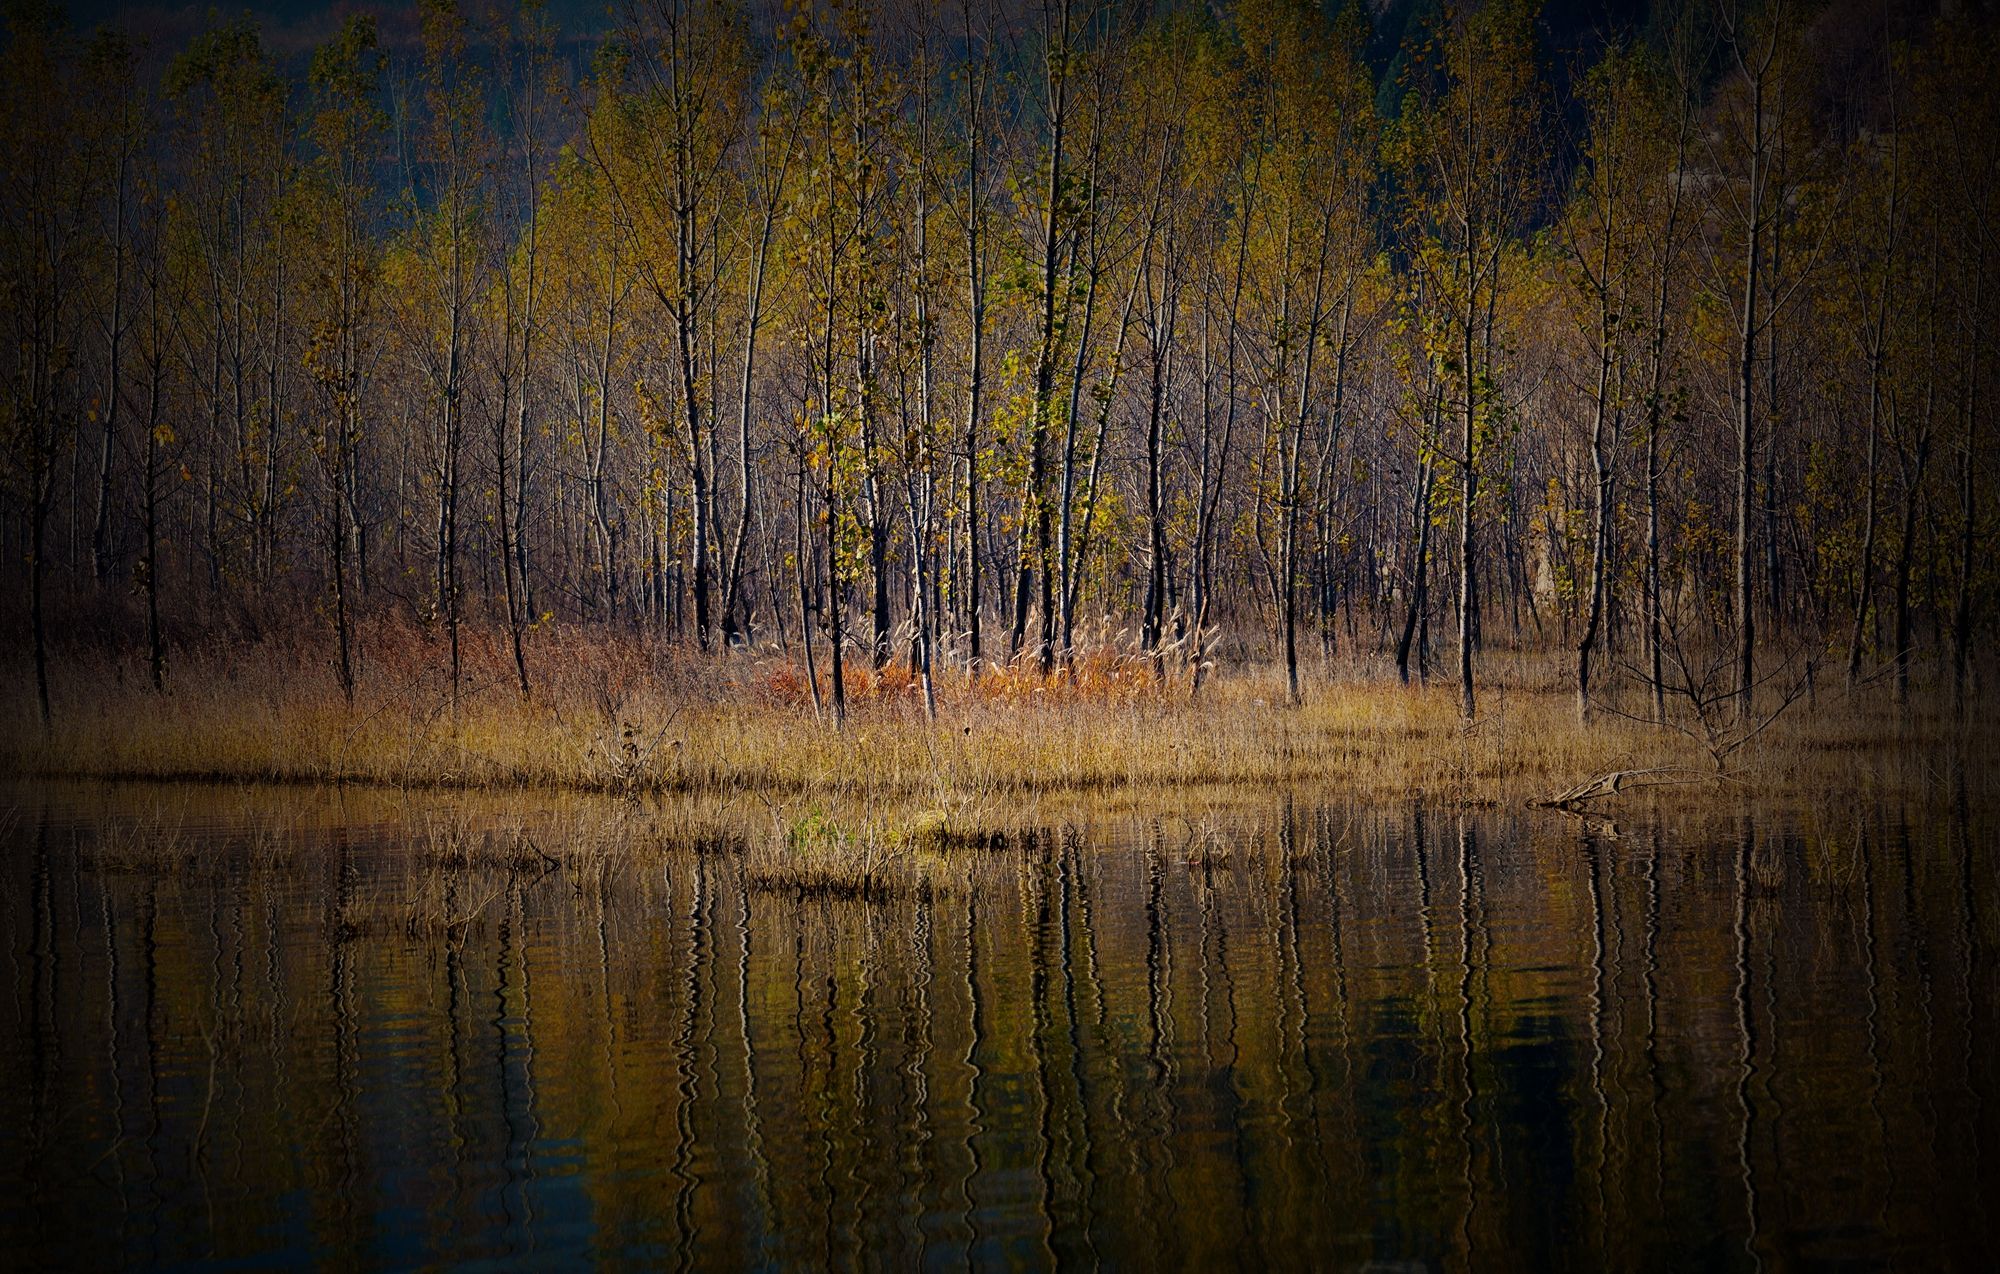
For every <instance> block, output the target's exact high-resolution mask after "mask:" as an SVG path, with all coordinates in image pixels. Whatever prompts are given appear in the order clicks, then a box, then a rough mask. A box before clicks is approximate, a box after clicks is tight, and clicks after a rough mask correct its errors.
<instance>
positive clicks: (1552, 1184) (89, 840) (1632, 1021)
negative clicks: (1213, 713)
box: [0, 788, 2000, 1270]
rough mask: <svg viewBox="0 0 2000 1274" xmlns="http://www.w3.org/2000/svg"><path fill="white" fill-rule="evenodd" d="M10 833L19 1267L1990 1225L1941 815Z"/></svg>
mask: <svg viewBox="0 0 2000 1274" xmlns="http://www.w3.org/2000/svg"><path fill="white" fill-rule="evenodd" d="M7 803H8V805H9V806H10V807H11V808H10V812H9V813H8V814H7V816H6V819H5V822H4V825H0V840H4V843H5V852H4V858H3V859H0V864H3V866H0V870H4V872H5V890H4V896H0V926H3V927H4V938H5V946H6V957H5V958H6V979H7V981H8V984H9V987H10V994H9V996H8V997H7V998H6V1000H5V1002H4V1006H0V1240H4V1243H5V1247H6V1249H7V1250H8V1251H9V1252H10V1262H19V1263H22V1264H27V1265H59V1266H106V1265H173V1266H187V1265H224V1264H230V1265H253V1266H260V1267H262V1266H271V1265H308V1264H310V1265H325V1266H330V1267H335V1268H353V1267H361V1268H381V1267H410V1266H420V1265H433V1264H443V1263H451V1264H463V1265H469V1266H473V1267H478V1266H481V1265H484V1266H487V1267H492V1268H503V1267H504V1268H508V1269H514V1268H529V1267H537V1266H539V1267H560V1266H568V1265H573V1264H576V1263H579V1262H581V1261H585V1260H589V1261H596V1262H602V1263H605V1264H610V1265H617V1266H627V1265H639V1266H671V1267H675V1268H680V1267H722V1268H736V1267H746V1266H747V1267H771V1266H788V1267H789V1266H826V1265H837V1266H856V1265H862V1266H891V1267H901V1268H908V1267H914V1266H917V1265H922V1266H924V1267H939V1268H956V1267H959V1266H965V1265H970V1266H979V1267H996V1266H1010V1267H1012V1266H1026V1267H1044V1266H1052V1265H1066V1266H1088V1265H1110V1266H1123V1267H1134V1268H1153V1267H1165V1266H1187V1267H1197V1268H1213V1267H1217V1266H1232V1265H1242V1266H1276V1267H1298V1266H1314V1267H1322V1268H1325V1267H1332V1268H1364V1267H1365V1268H1374V1269H1464V1268H1478V1269H1516V1268H1518V1269H1524V1270H1543V1269H1550V1268H1561V1267H1571V1268H1579V1267H1580V1268H1592V1269H1603V1268H1618V1269H1681V1268H1688V1267H1692V1266H1698V1267H1702V1268H1713V1269H1786V1268H1794V1267H1806V1266H1832V1265H1841V1266H1857V1267H1882V1266H1893V1267H1921V1268H1941V1267H1955V1268H1960V1269H1972V1268H1985V1265H1984V1262H1985V1260H1986V1259H1987V1258H1988V1256H1989V1254H1990V1251H1991V1248H1992V1244H1993V1243H1994V1240H1995V1237H1996V1234H1995V1223H1994V1222H1993V1221H1992V1220H1991V1219H1990V1218H1989V1214H1988V1212H1987V1209H1988V1207H1989V1206H1992V1205H1994V1204H1995V1201H1996V1200H2000V1163H1997V1162H1996V1160H2000V1135H1997V1134H2000V1078H1997V1077H2000V1066H1995V1065H1994V1062H1993V1055H1994V1047H1995V1043H1996V1034H1995V1031H1996V1026H2000V1023H1996V1017H2000V995H1996V979H1995V968H1996V964H1995V953H1996V949H2000V919H1997V918H1996V908H2000V890H1996V887H1995V882H1996V862H1995V837H1994V835H1993V830H1994V829H1993V824H1992V820H1991V819H1990V818H1989V817H1987V816H1986V815H1984V814H1983V813H1981V812H1980V811H1979V810H1977V809H1976V808H1975V809H1971V810H1968V809H1966V808H1965V807H1964V804H1963V802H1962V801H1961V802H1958V803H1956V804H1954V803H1953V802H1951V801H1949V800H1945V801H1941V802H1940V803H1939V807H1938V808H1937V809H1934V810H1926V811H1919V810H1904V809H1885V808H1880V807H1874V806H1866V805H1851V804H1843V803H1842V802H1839V801H1832V802H1828V803H1826V804H1825V805H1824V806H1823V807H1819V808H1814V809H1808V810H1799V811H1783V810H1778V811H1773V810H1761V809H1751V808H1738V807H1734V806H1731V805H1727V804H1717V803H1716V802H1715V801H1714V800H1713V799H1712V798H1711V799H1709V800H1707V801H1705V802H1704V803H1702V804H1700V805H1698V806H1697V807H1695V808H1693V809H1684V808H1677V807H1675V806H1672V805H1669V804H1665V803H1658V804H1645V803H1632V804H1630V805H1627V806H1620V807H1619V808H1618V810H1617V817H1616V819H1615V821H1610V820H1603V819H1592V820H1581V819H1577V818H1573V817H1568V816H1564V815H1561V814H1557V813H1552V812H1542V811H1514V810H1493V809H1483V810H1470V811H1467V810H1454V809H1448V808H1438V807H1425V806H1411V805H1400V806H1376V805H1365V804H1353V803H1349V802H1346V801H1344V800H1343V799H1342V798H1341V797H1340V796H1339V795H1338V794H1336V793H1325V792H1321V793H1307V792H1298V793H1292V794H1289V795H1286V794H1271V795H1269V796H1257V797H1254V798H1249V799H1232V800H1229V801H1221V800H1214V801H1210V800H1208V799H1206V798H1203V797H1201V796H1198V795H1188V794H1180V795H1169V796H1164V797H1161V798H1160V799H1159V800H1158V801H1157V802H1154V803H1152V804H1150V805H1149V804H1148V802H1147V801H1145V800H1143V799H1132V800H1125V801H1121V802H1120V803H1118V804H1117V805H1116V806H1115V807H1114V806H1110V805H1107V806H1105V807H1104V808H1101V809H1093V808H1092V807H1091V806H1089V805H1088V804H1084V805H1081V806H1077V807H1072V808H1069V809H1065V810H1061V811H1054V810H1050V811H1041V810H1038V809H1033V808H1030V809H1026V810H1024V811H1023V823H1022V825H1021V826H1020V827H1018V828H1017V829H1015V830H1014V831H1013V832H1012V834H1010V835H1008V836H1006V837H1004V838H999V839H994V840H992V841H989V842H986V843H981V844H978V845H963V846H954V847H950V848H930V849H909V850H906V851H903V852H906V853H909V854H910V855H912V856H913V857H916V856H921V859H922V863H921V870H913V871H912V873H911V874H910V875H909V877H908V881H909V882H910V883H909V884H908V885H907V887H897V888H879V887H878V888H870V889H853V890H840V889H834V888H825V889H811V890H802V889H799V888H793V887H782V886H779V885H776V884H774V883H773V882H771V881H770V880H768V879H767V878H765V877H764V876H762V875H760V874H758V873H757V872H756V871H755V870H753V866H754V864H753V862H752V858H751V856H749V855H746V853H745V852H744V850H743V848H742V845H741V844H740V843H739V842H738V841H737V840H736V839H735V838H734V837H731V836H721V835H718V836H703V837H696V836H691V835H686V834H682V832H681V831H679V830H677V829H680V828H681V827H682V826H683V825H684V823H685V820H684V819H681V818H679V817H677V816H675V815H674V814H673V813H672V811H671V810H669V809H666V808H664V807H653V806H644V805H618V804H616V803H612V802H605V803H602V804H598V805H594V804H592V803H590V802H584V801H562V802H551V801H549V800H547V799H546V798H538V797H521V798H518V799H515V800H512V801H509V800H507V799H495V798H487V799H484V800H481V801H477V802H474V801H470V800H466V801H453V800H450V799H446V798H436V797H430V798H419V797H407V798H395V797H389V796H373V797H363V796H343V795H340V794H329V793H323V792H314V791H310V790H304V789H301V790H297V791H289V792H288V791H276V792H257V791H248V790H238V791H221V792H217V793H214V794H212V795H207V796H204V795H201V794H200V793H198V792H197V793H196V794H194V795H189V794H188V793H187V792H184V791H183V792H176V791H174V790H172V789H150V790H148V789H111V788H104V789H89V788H76V789H60V788H49V789H44V790H36V789H25V788H24V789H20V790H17V791H15V792H13V793H12V794H11V796H10V797H9V799H8V802H7ZM758 817H764V816H763V815H762V814H761V813H760V814H759V815H758ZM752 834H754V833H752Z"/></svg>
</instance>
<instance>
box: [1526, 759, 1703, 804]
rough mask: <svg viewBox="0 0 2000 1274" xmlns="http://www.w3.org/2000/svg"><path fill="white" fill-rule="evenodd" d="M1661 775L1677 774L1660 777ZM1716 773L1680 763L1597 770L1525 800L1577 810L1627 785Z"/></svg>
mask: <svg viewBox="0 0 2000 1274" xmlns="http://www.w3.org/2000/svg"><path fill="white" fill-rule="evenodd" d="M1662 775H1674V776H1679V777H1671V778H1666V777H1659V776H1662ZM1718 777H1721V776H1719V775H1717V774H1714V773H1711V772H1709V771H1706V770H1696V769H1690V768H1688V767H1686V766H1681V765H1663V766H1657V767H1655V768H1653V769H1650V770H1613V771H1611V772H1610V773H1609V774H1600V775H1598V776H1597V777H1596V778H1594V779H1588V780H1585V781H1584V782H1582V783H1579V784H1577V785H1576V786H1575V787H1572V788H1569V789H1568V790H1566V791H1562V792H1558V793H1556V794H1555V795H1554V796H1547V797H1542V798H1540V799H1537V800H1532V801H1529V802H1528V804H1529V805H1531V806H1533V807H1535V808H1537V809H1559V810H1576V809H1580V808H1581V807H1582V806H1583V805H1584V803H1585V802H1588V801H1594V800H1597V799H1598V798H1599V797H1604V796H1612V795H1615V794H1616V793H1619V792H1623V791H1626V790H1627V789H1630V788H1638V787H1672V786H1676V785H1679V784H1683V783H1699V782H1702V781H1704V780H1706V779H1714V778H1718Z"/></svg>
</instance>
